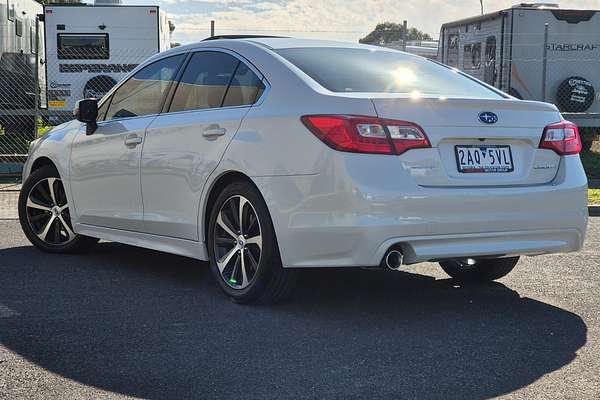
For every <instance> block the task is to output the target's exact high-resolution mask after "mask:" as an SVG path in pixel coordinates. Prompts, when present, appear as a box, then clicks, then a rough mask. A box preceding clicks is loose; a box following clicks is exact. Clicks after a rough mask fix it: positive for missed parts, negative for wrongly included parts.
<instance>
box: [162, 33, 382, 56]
mask: <svg viewBox="0 0 600 400" xmlns="http://www.w3.org/2000/svg"><path fill="white" fill-rule="evenodd" d="M234 43H238V44H239V43H246V44H252V45H254V46H257V45H258V46H261V47H265V48H268V49H287V48H294V47H342V48H373V46H369V45H364V44H359V43H351V42H341V41H333V40H317V39H299V38H290V37H268V36H240V37H229V38H228V37H216V38H208V39H205V40H203V41H201V42H195V43H190V44H186V45H183V46H179V47H175V48H173V49H170V50H168V51H167V52H168V53H176V52H180V51H187V50H193V49H197V48H202V47H224V48H227V47H228V45H231V44H234ZM375 48H377V49H381V50H385V49H386V48H384V47H375ZM159 54H166V53H159Z"/></svg>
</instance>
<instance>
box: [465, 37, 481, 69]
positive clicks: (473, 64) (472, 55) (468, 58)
mask: <svg viewBox="0 0 600 400" xmlns="http://www.w3.org/2000/svg"><path fill="white" fill-rule="evenodd" d="M479 68H481V43H472V44H466V45H465V47H464V49H463V69H479Z"/></svg>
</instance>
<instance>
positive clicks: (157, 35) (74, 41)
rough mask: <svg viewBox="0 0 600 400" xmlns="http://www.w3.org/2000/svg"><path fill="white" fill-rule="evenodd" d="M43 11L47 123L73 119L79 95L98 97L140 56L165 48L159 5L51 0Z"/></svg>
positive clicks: (164, 23)
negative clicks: (62, 2)
mask: <svg viewBox="0 0 600 400" xmlns="http://www.w3.org/2000/svg"><path fill="white" fill-rule="evenodd" d="M44 16H45V24H46V70H47V81H48V120H49V121H50V123H51V124H57V123H61V122H64V121H66V120H70V119H72V118H73V115H72V110H73V108H74V107H75V103H76V102H77V101H78V100H80V99H82V98H87V97H95V98H98V99H99V98H102V96H104V94H105V93H106V92H108V91H109V90H110V89H111V88H112V87H113V86H114V85H115V84H116V83H117V82H118V81H119V80H120V79H121V78H123V77H124V76H125V75H126V74H127V73H128V72H129V71H131V70H132V69H134V68H135V67H136V66H137V65H138V64H140V63H141V62H142V61H144V60H145V59H147V58H148V57H150V56H151V55H153V54H156V53H158V52H161V51H164V50H167V49H169V48H170V31H169V21H168V19H167V14H166V12H164V11H163V10H162V9H160V8H159V7H158V6H127V5H121V4H120V1H119V0H97V1H96V2H95V4H93V5H86V4H81V3H78V4H51V5H47V6H45V8H44Z"/></svg>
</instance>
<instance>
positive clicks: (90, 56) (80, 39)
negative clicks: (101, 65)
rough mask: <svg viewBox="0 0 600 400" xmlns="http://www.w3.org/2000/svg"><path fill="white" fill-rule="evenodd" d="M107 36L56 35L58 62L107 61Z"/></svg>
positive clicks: (104, 34) (103, 34)
mask: <svg viewBox="0 0 600 400" xmlns="http://www.w3.org/2000/svg"><path fill="white" fill-rule="evenodd" d="M109 57H110V55H109V48H108V34H106V33H102V34H85V35H77V34H71V33H59V34H58V59H59V60H107V59H108V58H109Z"/></svg>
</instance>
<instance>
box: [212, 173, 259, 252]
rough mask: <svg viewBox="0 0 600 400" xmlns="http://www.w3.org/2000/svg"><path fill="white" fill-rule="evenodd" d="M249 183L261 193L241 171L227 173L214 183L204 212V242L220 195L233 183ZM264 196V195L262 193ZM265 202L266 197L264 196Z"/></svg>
mask: <svg viewBox="0 0 600 400" xmlns="http://www.w3.org/2000/svg"><path fill="white" fill-rule="evenodd" d="M240 181H241V182H248V183H250V184H251V185H253V186H254V187H255V188H256V190H258V192H259V193H261V191H260V189H259V188H258V186H256V184H255V183H254V181H253V180H252V179H251V178H250V177H249V176H248V175H246V174H244V173H242V172H239V171H227V172H225V173H223V174H221V175H220V176H219V177H218V178H217V179H215V181H214V182H213V183H212V185H211V188H210V190H209V191H208V196H207V197H206V201H205V203H204V210H203V212H202V221H201V225H200V226H201V227H202V232H203V237H202V241H203V242H205V243H206V241H207V240H208V225H209V219H210V213H211V212H212V209H213V206H214V205H215V202H216V200H217V197H219V194H220V193H221V192H222V191H223V189H225V188H226V187H227V186H228V185H230V184H231V183H233V182H240ZM261 196H262V193H261ZM263 200H264V196H263Z"/></svg>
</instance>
